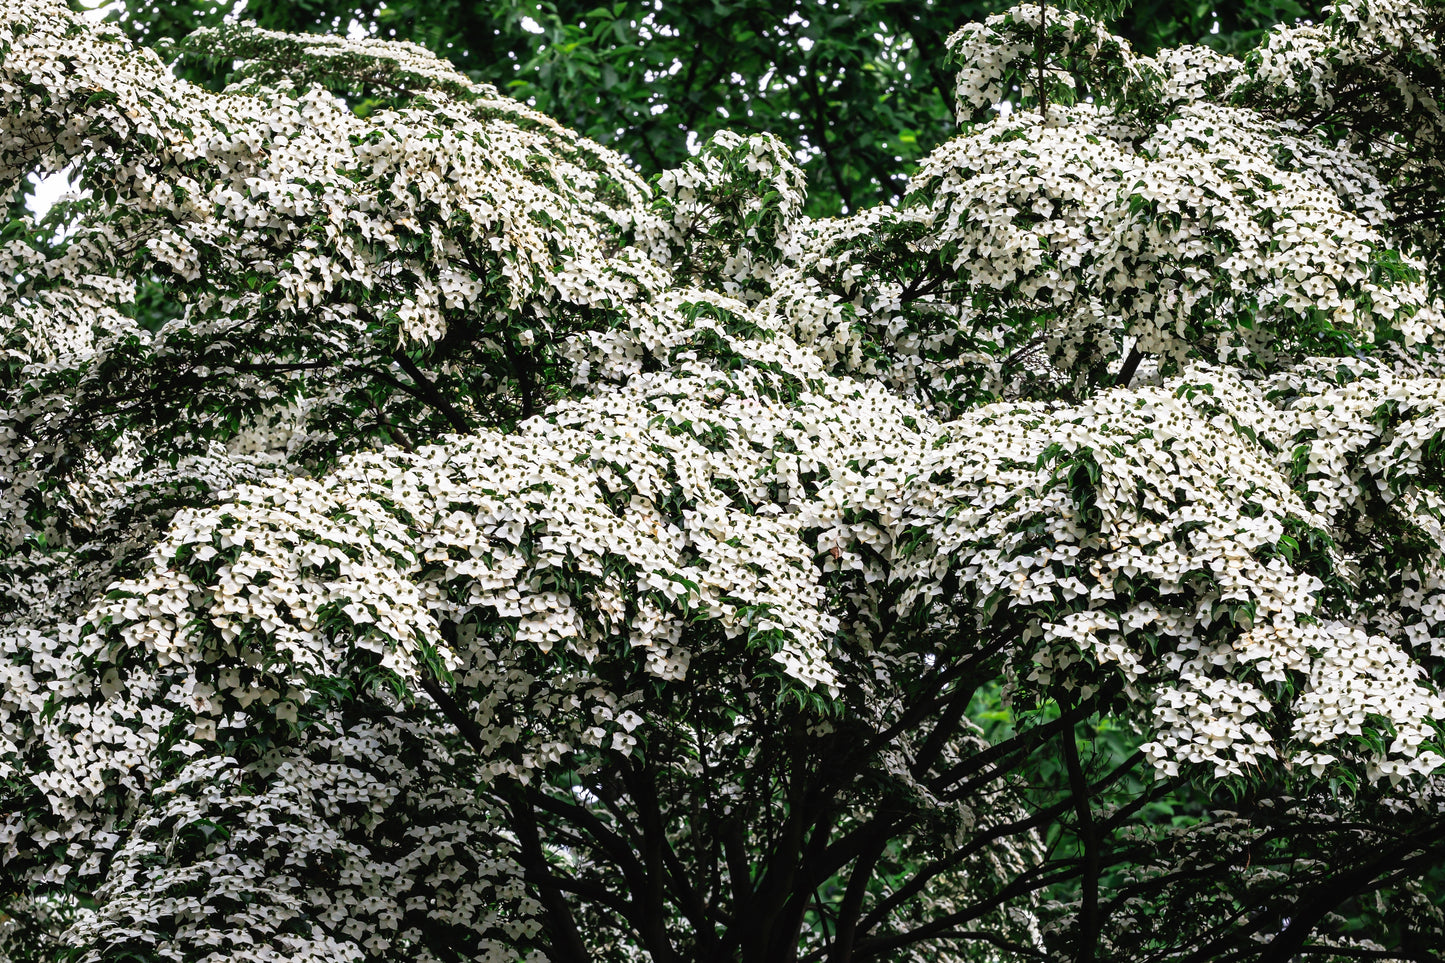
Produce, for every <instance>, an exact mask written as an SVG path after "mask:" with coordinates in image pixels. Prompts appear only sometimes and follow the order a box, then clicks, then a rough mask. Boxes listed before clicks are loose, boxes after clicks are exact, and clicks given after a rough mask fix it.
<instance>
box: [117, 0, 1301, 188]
mask: <svg viewBox="0 0 1445 963" xmlns="http://www.w3.org/2000/svg"><path fill="white" fill-rule="evenodd" d="M1007 6H1008V4H1007V3H1005V2H1003V0H992V2H982V3H980V2H977V0H964V2H961V3H954V2H936V0H846V2H802V3H798V2H789V3H776V2H772V0H739V2H719V0H705V2H697V3H693V2H684V3H657V2H620V3H615V4H611V5H607V4H603V5H597V4H593V3H571V2H566V0H563V2H559V3H541V4H528V3H519V2H515V0H490V2H489V0H481V2H478V0H415V2H411V0H397V2H390V3H386V4H378V5H369V4H356V3H348V2H329V0H299V2H291V0H248V2H247V4H246V5H245V7H244V11H243V13H242V14H241V15H242V16H243V17H245V18H247V19H251V20H255V21H256V22H257V24H259V25H260V26H262V27H265V28H268V29H272V30H283V31H290V32H320V33H333V32H341V33H345V32H347V31H348V30H359V31H362V32H364V33H366V34H367V35H370V36H375V37H380V38H383V39H395V40H412V41H415V42H417V43H420V44H422V45H423V46H425V47H428V48H429V49H431V50H434V51H436V52H437V53H438V54H439V55H440V56H443V57H446V58H447V59H448V60H449V61H451V62H452V63H453V64H455V65H456V66H457V68H458V69H460V70H461V71H463V72H464V73H466V74H467V76H469V77H470V78H472V79H473V80H477V81H483V82H486V83H491V84H495V85H496V86H497V87H498V88H499V89H501V90H503V91H505V92H507V93H510V94H511V95H513V96H515V97H517V98H519V99H522V100H526V101H528V102H530V103H533V104H535V105H536V106H537V108H538V109H540V110H541V111H543V112H544V113H546V114H548V115H550V116H552V117H555V118H557V119H558V120H559V121H561V122H562V123H564V124H566V125H567V126H569V127H571V128H572V129H574V130H576V131H579V132H581V133H584V134H586V135H587V136H588V137H591V138H592V139H594V140H596V141H598V142H599V143H602V144H608V145H610V146H613V147H615V148H617V149H618V150H620V151H622V152H623V153H624V154H626V155H628V156H629V157H631V158H632V160H633V162H634V163H636V164H637V165H638V167H639V169H640V170H641V171H642V172H643V173H644V174H645V175H651V174H655V173H658V172H660V171H663V170H667V169H668V168H673V167H677V166H679V165H680V164H681V163H682V162H683V161H684V160H686V159H687V157H688V156H689V154H688V152H689V148H690V147H691V149H693V150H695V149H696V147H697V145H698V144H700V143H702V142H704V141H706V140H707V138H708V137H709V136H711V134H712V133H713V131H716V130H734V131H739V132H754V133H769V134H773V135H775V136H777V137H780V138H782V140H783V141H784V143H786V144H787V145H788V146H789V147H790V148H791V149H792V150H793V151H795V152H796V153H797V155H798V157H799V160H800V162H801V163H802V166H803V170H804V171H805V173H806V174H807V177H808V184H809V192H808V207H807V213H809V214H811V215H814V216H831V215H836V214H838V213H841V212H844V211H851V210H857V209H860V208H866V207H872V206H873V205H875V204H878V203H880V202H896V201H897V200H898V199H899V198H900V197H901V196H902V193H903V190H904V187H905V183H906V179H907V176H908V174H909V173H910V172H911V170H912V169H913V165H915V164H916V163H917V161H918V160H919V158H921V157H923V156H924V155H926V154H927V153H928V152H929V151H930V150H932V149H933V148H934V147H936V146H937V145H938V144H939V143H941V142H942V141H944V140H945V139H947V138H948V137H949V136H951V135H952V133H953V132H954V129H955V127H954V122H953V75H954V68H953V66H952V65H951V64H949V63H948V62H947V60H948V58H947V51H946V50H945V49H944V45H943V40H944V38H945V37H947V36H948V35H949V34H950V33H952V32H953V30H954V29H955V28H957V26H958V25H959V24H961V23H965V22H967V21H969V20H977V19H980V18H981V17H983V16H985V15H987V14H989V13H995V12H997V11H999V10H1002V9H1004V8H1005V7H1007ZM1322 7H1323V3H1322V2H1316V0H1307V2H1306V3H1305V4H1304V5H1301V4H1299V3H1297V2H1295V0H1244V2H1223V3H1179V2H1171V0H1140V2H1137V3H1134V4H1131V5H1129V6H1128V7H1127V8H1126V9H1125V10H1123V11H1122V13H1120V15H1119V16H1118V17H1117V18H1116V19H1115V21H1114V26H1115V30H1116V31H1117V32H1118V33H1119V34H1120V35H1121V36H1123V37H1125V38H1127V39H1129V40H1130V41H1131V42H1132V43H1133V45H1134V47H1135V49H1136V50H1139V51H1140V52H1141V53H1145V54H1150V53H1153V52H1154V51H1155V50H1157V49H1158V48H1159V47H1160V46H1172V45H1176V44H1181V43H1203V44H1207V45H1209V46H1211V47H1213V48H1215V49H1217V50H1220V51H1223V52H1227V53H1239V52H1242V51H1244V50H1248V49H1249V48H1251V47H1253V46H1254V45H1255V44H1256V43H1257V42H1258V41H1259V39H1260V38H1261V37H1262V36H1263V34H1264V31H1265V30H1267V29H1268V28H1269V27H1271V26H1273V25H1274V24H1276V23H1291V22H1294V21H1295V20H1296V19H1301V18H1310V17H1317V16H1318V15H1319V12H1320V10H1321V9H1322ZM227 10H228V8H227V7H226V6H225V5H218V4H216V3H212V2H208V0H180V2H177V3H171V2H168V0H158V2H147V0H129V2H128V3H127V4H126V7H125V14H124V16H123V18H122V20H121V23H122V25H123V26H124V27H125V29H126V31H127V33H129V34H130V35H131V36H133V37H136V38H137V39H140V40H144V41H146V42H153V41H156V40H160V39H161V38H173V39H180V38H181V37H184V36H186V35H187V34H189V33H190V32H191V31H192V30H194V29H195V28H196V27H200V26H212V25H215V24H217V23H219V22H220V21H221V18H222V17H223V16H224V15H225V13H226V11H227ZM192 69H193V70H195V71H196V73H195V76H202V75H203V74H202V73H201V72H200V70H199V68H197V67H193V68H192ZM213 69H214V68H213ZM212 76H214V75H212ZM355 93H356V95H357V96H358V98H360V99H359V106H362V109H365V108H364V106H363V105H364V104H365V98H366V97H367V96H368V95H369V94H376V93H381V94H382V95H383V96H384V94H385V92H384V91H376V90H367V89H365V87H364V85H363V89H362V90H359V91H356V92H355Z"/></svg>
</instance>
